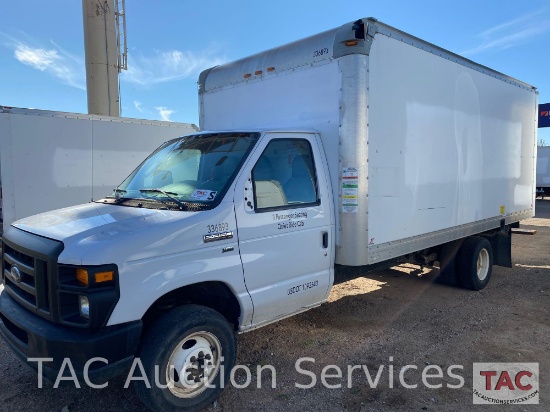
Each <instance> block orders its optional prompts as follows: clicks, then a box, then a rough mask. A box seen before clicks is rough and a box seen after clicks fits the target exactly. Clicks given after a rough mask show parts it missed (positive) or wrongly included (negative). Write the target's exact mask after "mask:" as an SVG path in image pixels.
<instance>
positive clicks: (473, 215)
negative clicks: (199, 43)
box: [199, 19, 538, 265]
mask: <svg viewBox="0 0 550 412" xmlns="http://www.w3.org/2000/svg"><path fill="white" fill-rule="evenodd" d="M357 24H359V26H361V25H363V26H362V27H359V26H357ZM357 30H365V32H366V33H367V35H366V39H365V40H363V39H362V38H363V37H365V36H363V37H362V36H361V35H359V36H355V34H356V33H357ZM356 37H357V38H356ZM199 94H200V108H201V117H200V121H201V123H200V127H201V130H227V129H264V128H278V129H293V128H308V129H314V130H316V131H318V132H320V135H321V137H322V141H323V145H324V149H325V151H326V154H327V157H328V162H329V169H330V174H331V182H332V188H333V193H334V199H335V202H336V203H337V204H336V205H335V206H336V210H339V213H338V215H337V216H336V218H337V255H336V263H340V264H346V265H366V264H372V263H376V262H379V261H383V260H387V259H390V258H392V257H396V256H401V255H404V254H406V253H409V252H413V251H418V250H421V249H423V248H427V247H430V246H434V245H438V244H442V243H445V242H448V241H451V240H454V239H459V238H462V237H465V236H468V235H472V234H475V233H479V232H483V231H486V230H490V229H492V228H497V227H499V226H500V225H501V224H502V223H506V224H509V223H512V222H516V221H519V220H520V219H524V218H527V217H530V216H533V214H534V195H535V173H534V168H535V156H536V141H537V140H536V131H537V130H536V115H537V112H536V108H537V95H538V93H537V91H536V89H535V88H534V87H532V86H530V85H528V84H525V83H523V82H520V81H517V80H515V79H513V78H510V77H508V76H505V75H503V74H501V73H498V72H496V71H494V70H491V69H489V68H486V67H484V66H481V65H479V64H476V63H474V62H472V61H470V60H467V59H465V58H463V57H460V56H458V55H456V54H453V53H450V52H448V51H446V50H444V49H441V48H439V47H437V46H434V45H432V44H430V43H427V42H425V41H423V40H420V39H418V38H415V37H413V36H410V35H408V34H406V33H403V32H401V31H399V30H396V29H394V28H392V27H389V26H387V25H385V24H383V23H381V22H379V21H376V20H375V19H363V20H362V21H358V22H356V27H353V23H350V24H346V25H344V26H342V27H340V28H337V29H334V30H330V31H327V32H324V33H321V34H318V35H315V36H313V37H310V38H307V39H304V40H301V41H298V42H295V43H291V44H288V45H286V46H282V47H278V48H275V49H272V50H268V51H266V52H263V53H260V54H257V55H254V56H251V57H249V58H245V59H242V60H239V61H237V62H234V63H230V64H227V65H223V66H218V67H215V68H213V69H210V70H207V71H205V72H203V73H202V74H201V78H200V80H199Z"/></svg>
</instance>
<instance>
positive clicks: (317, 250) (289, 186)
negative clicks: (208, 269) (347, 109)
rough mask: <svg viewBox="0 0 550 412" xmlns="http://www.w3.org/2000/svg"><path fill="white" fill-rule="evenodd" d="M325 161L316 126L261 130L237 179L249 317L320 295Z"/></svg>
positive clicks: (325, 273)
mask: <svg viewBox="0 0 550 412" xmlns="http://www.w3.org/2000/svg"><path fill="white" fill-rule="evenodd" d="M323 164H324V163H323V162H322V161H321V155H320V149H319V146H318V143H317V138H316V137H315V135H314V134H311V133H272V134H266V135H265V136H264V137H263V138H262V139H261V141H260V142H259V143H258V146H257V149H256V150H255V152H254V154H253V155H252V157H251V159H250V160H249V161H248V163H247V165H246V166H245V169H244V170H243V172H244V173H242V174H241V175H240V178H239V181H238V182H237V186H236V190H235V212H236V216H237V226H238V228H239V248H240V253H241V258H242V262H243V269H244V276H245V282H246V286H247V289H248V291H249V292H250V295H251V296H252V302H253V304H254V317H253V324H255V325H259V324H262V323H266V322H270V321H272V320H275V319H277V318H280V317H283V316H287V315H289V314H292V313H295V312H298V311H301V310H303V309H305V308H307V307H309V306H312V305H315V304H318V303H319V302H322V301H323V300H324V299H325V298H326V294H327V291H328V288H329V282H330V264H331V252H330V251H331V250H332V245H331V243H332V237H333V236H332V233H331V218H330V210H331V209H330V205H329V202H328V201H327V200H328V199H329V197H328V196H327V190H328V188H327V186H326V183H324V182H326V181H327V176H326V175H325V173H326V172H325V170H324V167H323Z"/></svg>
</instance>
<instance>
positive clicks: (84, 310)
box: [78, 295, 90, 319]
mask: <svg viewBox="0 0 550 412" xmlns="http://www.w3.org/2000/svg"><path fill="white" fill-rule="evenodd" d="M78 306H79V310H80V316H82V317H83V318H86V319H90V301H89V300H88V297H87V296H84V295H79V296H78Z"/></svg>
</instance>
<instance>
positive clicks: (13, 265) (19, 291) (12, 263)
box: [3, 243, 50, 317]
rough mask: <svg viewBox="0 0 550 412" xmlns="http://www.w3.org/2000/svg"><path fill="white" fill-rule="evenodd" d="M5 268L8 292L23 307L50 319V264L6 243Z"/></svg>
mask: <svg viewBox="0 0 550 412" xmlns="http://www.w3.org/2000/svg"><path fill="white" fill-rule="evenodd" d="M3 268H4V287H5V289H6V291H7V292H8V293H9V294H10V295H11V296H12V297H13V298H14V299H16V300H17V301H18V302H19V303H20V304H22V305H23V306H26V307H27V308H29V309H31V310H33V311H34V312H37V313H39V314H40V315H42V316H44V317H49V315H50V299H49V296H48V295H49V288H48V270H47V268H48V262H46V261H44V260H43V259H40V258H38V257H36V256H32V255H30V254H29V253H28V252H23V251H20V250H17V249H16V247H14V246H9V245H7V244H6V243H4V250H3Z"/></svg>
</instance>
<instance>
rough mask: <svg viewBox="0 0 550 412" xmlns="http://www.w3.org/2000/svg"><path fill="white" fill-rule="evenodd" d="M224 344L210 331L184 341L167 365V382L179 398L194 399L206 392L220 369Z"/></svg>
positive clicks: (178, 345) (199, 333)
mask: <svg viewBox="0 0 550 412" xmlns="http://www.w3.org/2000/svg"><path fill="white" fill-rule="evenodd" d="M220 356H221V344H220V341H219V340H218V338H216V337H215V336H214V335H212V334H211V333H209V332H197V333H193V334H191V335H189V336H187V337H185V338H184V339H182V340H181V341H180V342H179V343H178V344H177V345H176V347H175V349H174V350H173V351H172V354H171V355H170V358H169V359H168V364H167V365H166V383H167V385H168V389H169V390H170V392H172V394H174V395H175V396H177V397H178V398H192V397H195V396H197V395H199V394H200V393H202V392H204V391H205V390H206V389H207V388H208V386H210V384H211V383H212V381H213V380H214V379H215V378H216V375H217V374H218V371H219V369H220Z"/></svg>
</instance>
